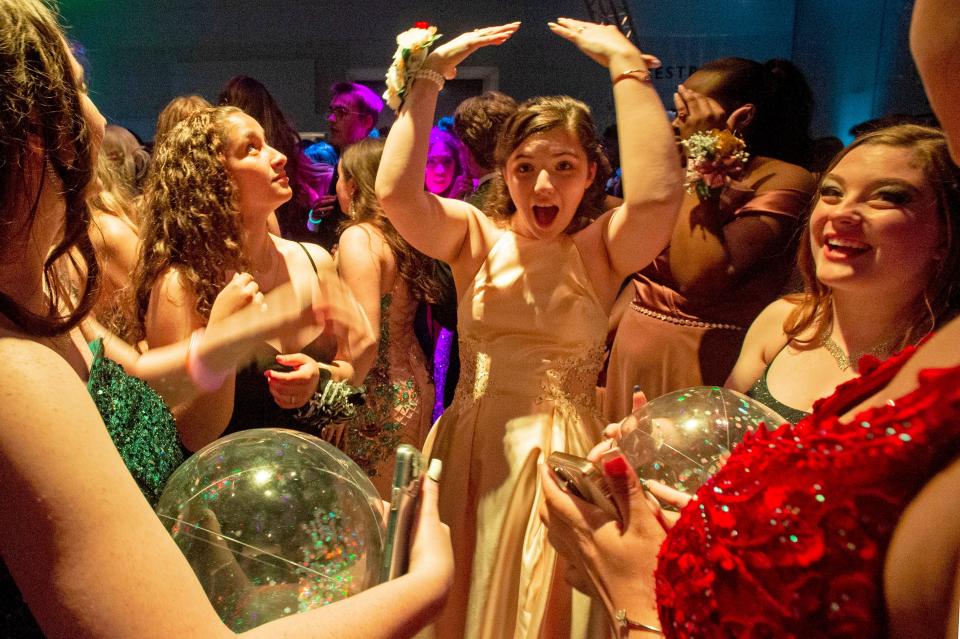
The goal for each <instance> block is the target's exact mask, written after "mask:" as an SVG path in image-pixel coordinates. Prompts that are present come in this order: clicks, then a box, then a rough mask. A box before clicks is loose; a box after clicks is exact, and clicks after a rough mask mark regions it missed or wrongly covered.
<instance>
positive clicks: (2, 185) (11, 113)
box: [0, 0, 100, 336]
mask: <svg viewBox="0 0 960 639" xmlns="http://www.w3.org/2000/svg"><path fill="white" fill-rule="evenodd" d="M64 43H65V40H64V36H63V32H62V31H61V29H60V26H59V25H58V24H57V18H56V15H55V14H54V13H53V11H52V10H51V9H50V8H49V7H47V5H46V4H44V3H43V2H40V1H38V0H0V202H3V218H2V220H0V247H9V246H12V245H15V244H22V242H23V241H24V240H25V236H26V234H27V233H28V232H29V230H30V228H31V227H32V226H33V222H34V219H35V217H36V214H37V208H38V206H39V202H40V194H41V193H42V191H43V188H44V183H45V181H46V180H47V179H50V176H49V173H50V172H51V171H52V173H53V174H54V175H55V176H56V179H58V180H59V181H60V183H61V184H60V185H57V186H58V188H59V190H60V191H61V192H62V193H63V198H64V200H65V204H66V210H65V213H64V225H63V235H62V237H61V239H60V241H59V242H57V244H56V245H55V246H54V247H53V248H52V249H51V250H50V253H49V255H48V256H47V258H46V261H45V263H44V270H43V280H44V284H45V288H46V290H47V291H49V292H50V299H49V304H48V306H47V309H46V312H45V313H43V314H38V313H33V312H31V311H29V310H27V309H26V308H24V307H23V306H21V305H20V304H18V303H17V302H16V301H14V300H13V299H12V298H11V297H9V296H8V295H6V294H4V293H0V313H3V314H4V315H5V316H7V317H8V318H9V319H10V320H11V321H12V322H13V323H14V324H16V326H17V327H18V328H19V329H21V330H22V331H24V332H26V333H29V334H31V335H36V336H50V335H57V334H61V333H64V332H66V331H68V330H70V329H71V328H73V327H74V326H76V325H77V324H78V323H79V322H80V321H81V320H82V319H83V318H84V317H85V316H86V315H87V313H88V312H89V311H90V309H91V307H92V306H93V304H94V302H95V301H96V297H97V292H98V289H99V282H100V268H99V265H98V264H97V259H96V256H95V254H94V250H93V244H92V243H91V241H90V236H89V235H88V233H87V228H88V226H89V223H90V211H89V209H88V208H87V203H86V195H87V193H86V192H87V188H88V186H89V184H90V182H91V180H92V179H93V175H94V161H95V158H94V157H93V153H92V150H91V134H90V130H89V128H88V127H87V124H86V120H85V119H84V115H83V107H82V106H81V96H80V91H81V87H79V86H78V84H77V80H76V78H75V77H74V74H73V68H72V64H71V59H70V55H69V52H68V51H67V48H66V46H65V44H64ZM37 141H39V142H40V144H41V146H42V149H43V151H42V152H41V154H38V153H37V152H36V151H35V149H34V147H35V144H36V142H37ZM45 167H49V169H50V170H49V171H48V170H46V168H45ZM61 185H62V186H61ZM75 254H76V255H77V256H78V257H79V260H80V261H82V262H83V263H84V265H83V266H78V264H77V263H76V260H74V257H73V256H74V255H75ZM61 260H71V261H73V262H74V266H78V268H77V269H74V270H76V271H79V272H83V273H85V276H84V278H83V282H82V283H81V284H82V288H83V291H82V294H79V295H78V296H77V297H75V298H73V299H71V296H70V294H69V293H68V288H69V286H70V282H68V281H64V279H63V277H62V276H61V275H60V274H61V273H63V272H64V271H63V270H62V269H60V268H58V267H59V266H60V265H62V262H61ZM65 308H70V309H71V311H70V312H66V313H65V312H64V311H63V309H65Z"/></svg>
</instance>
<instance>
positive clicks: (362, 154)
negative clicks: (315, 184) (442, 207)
mask: <svg viewBox="0 0 960 639" xmlns="http://www.w3.org/2000/svg"><path fill="white" fill-rule="evenodd" d="M383 145H384V142H383V140H382V139H380V138H364V139H362V140H360V141H359V142H356V143H355V144H351V145H350V146H348V147H347V148H346V149H345V150H344V152H343V158H342V159H341V165H340V166H341V170H340V179H342V180H353V183H354V185H355V187H356V188H355V190H354V192H353V198H352V200H351V202H350V204H351V212H350V216H349V219H348V220H347V221H346V222H344V224H343V227H342V228H343V229H347V228H349V227H351V226H354V225H356V224H361V223H363V222H366V223H367V224H372V225H373V226H374V227H376V228H377V230H379V231H380V233H381V234H382V235H383V239H384V241H386V243H387V245H388V246H389V247H390V250H391V251H392V252H393V257H394V259H395V260H396V261H397V273H398V274H399V275H400V277H401V278H403V280H404V281H405V282H406V283H407V287H408V288H409V289H410V294H411V295H412V297H413V298H414V299H416V300H420V301H422V302H427V303H428V304H437V303H440V301H441V298H442V296H443V287H442V285H441V279H440V271H439V265H438V264H437V261H436V260H434V259H433V258H430V257H427V256H426V255H424V254H423V253H421V252H420V251H418V250H416V249H415V248H413V247H412V246H410V245H409V244H408V243H407V241H406V240H405V239H403V237H401V236H400V234H399V233H397V230H396V229H395V228H394V227H393V224H391V222H390V220H388V219H387V216H386V215H384V214H383V209H382V208H381V207H380V202H379V200H377V196H376V194H375V193H374V184H375V182H376V180H377V169H378V168H379V166H380V158H381V157H382V156H383Z"/></svg>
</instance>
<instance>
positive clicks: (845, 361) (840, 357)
mask: <svg viewBox="0 0 960 639" xmlns="http://www.w3.org/2000/svg"><path fill="white" fill-rule="evenodd" d="M832 335H833V327H832V326H831V327H830V328H829V329H828V330H827V332H826V333H824V335H823V338H821V340H820V346H822V347H823V349H824V350H825V351H827V352H828V353H830V355H832V356H833V359H834V361H836V362H837V367H839V368H840V370H842V371H845V370H847V369H848V368H850V367H851V366H855V365H856V364H857V362H858V361H860V358H861V357H863V356H864V355H873V356H874V357H879V358H880V359H885V358H886V357H888V356H889V355H890V351H891V349H892V347H893V343H894V340H893V339H888V340H884V341H883V342H880V343H879V344H877V345H876V346H874V347H873V348H870V349H867V350H865V351H860V352H858V353H851V354H849V355H847V354H846V353H845V352H844V351H843V349H842V348H840V345H839V344H837V343H836V342H835V341H833V337H832Z"/></svg>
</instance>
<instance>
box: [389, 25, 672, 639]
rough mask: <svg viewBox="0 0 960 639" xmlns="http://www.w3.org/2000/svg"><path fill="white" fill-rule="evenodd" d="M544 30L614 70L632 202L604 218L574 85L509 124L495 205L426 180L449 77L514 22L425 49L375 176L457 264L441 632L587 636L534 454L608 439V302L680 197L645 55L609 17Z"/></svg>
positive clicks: (592, 134)
mask: <svg viewBox="0 0 960 639" xmlns="http://www.w3.org/2000/svg"><path fill="white" fill-rule="evenodd" d="M549 26H550V29H551V31H553V32H554V33H555V34H557V35H558V36H560V37H562V38H565V39H567V40H570V41H572V42H573V43H574V44H576V45H577V47H578V48H580V50H581V51H582V52H583V53H584V54H586V55H588V56H589V57H591V58H592V59H594V60H595V61H597V62H599V63H600V64H601V65H602V66H604V67H606V68H607V69H608V70H607V71H606V72H605V75H606V74H609V78H610V81H611V85H612V90H613V97H614V102H615V104H616V110H617V120H618V123H619V130H620V135H621V138H620V141H621V149H622V150H623V157H624V161H623V172H624V176H625V178H624V186H625V187H626V188H625V191H624V195H625V200H624V203H623V205H622V206H620V207H618V208H615V209H613V210H610V211H607V212H606V213H603V214H599V215H598V210H599V209H600V208H601V207H602V206H603V201H604V192H603V185H604V184H605V183H606V178H607V174H608V173H609V167H608V164H607V162H606V159H605V157H604V155H603V149H602V145H601V143H600V138H599V135H598V134H597V131H596V128H595V126H594V124H593V120H592V118H591V116H590V111H589V109H588V108H587V106H586V105H585V104H583V103H582V102H580V101H579V100H576V99H574V98H571V97H568V96H554V97H540V98H533V99H531V100H528V101H527V102H525V103H523V104H521V105H520V106H519V107H518V109H517V111H516V112H515V113H514V114H513V115H512V116H510V118H509V119H508V120H507V122H506V124H505V125H504V127H503V131H502V135H501V137H500V141H499V144H498V147H497V154H496V156H497V157H496V160H497V168H498V169H499V172H500V177H499V178H497V180H496V185H495V194H494V196H493V197H492V198H491V200H489V201H488V202H490V203H489V204H488V205H487V206H486V207H485V210H484V211H481V210H479V209H477V208H475V207H473V206H472V205H470V204H468V203H466V202H463V201H460V200H455V199H450V198H444V197H439V196H437V195H435V194H433V193H429V192H426V191H424V189H423V188H422V183H421V179H422V175H423V171H424V169H425V165H426V162H427V153H428V146H429V141H430V124H431V121H432V120H433V111H434V109H435V107H436V100H437V95H438V92H439V90H440V89H441V88H442V85H443V78H452V77H454V76H455V75H456V68H457V65H459V64H460V63H461V62H462V61H463V60H464V59H466V58H467V56H469V55H470V54H471V53H473V52H474V51H476V50H477V49H479V48H481V47H484V46H490V45H496V44H500V43H502V42H504V41H506V40H507V39H508V38H509V37H510V36H512V35H513V34H514V33H515V32H516V31H517V29H518V28H519V27H520V25H519V23H513V24H508V25H502V26H499V27H490V28H486V29H477V30H474V31H471V32H468V33H465V34H463V35H461V36H459V37H457V38H454V39H453V40H451V41H449V42H447V43H445V44H443V45H441V46H439V47H437V48H436V49H434V50H432V51H431V52H430V53H429V55H428V56H427V58H426V60H425V61H424V64H423V68H421V70H420V71H419V72H418V73H417V74H416V75H415V78H416V79H415V80H414V81H413V84H412V85H411V86H410V87H409V90H408V91H407V92H406V95H405V98H404V99H405V101H404V102H403V105H402V106H401V107H400V109H399V112H398V115H397V120H396V123H395V124H394V125H393V127H392V128H391V129H390V135H389V136H388V138H387V141H386V146H385V148H384V152H383V160H382V161H381V163H380V169H379V172H378V175H377V183H376V194H377V196H378V198H379V201H380V204H381V205H382V206H383V209H384V212H385V214H386V215H387V217H388V218H389V219H390V222H391V223H393V225H394V226H395V227H396V229H397V231H398V232H399V233H400V234H401V235H402V236H403V238H404V239H405V240H407V241H408V242H409V243H410V245H411V246H413V247H414V248H416V249H418V250H420V251H423V252H424V253H425V254H426V255H429V256H431V257H434V258H436V259H440V260H443V261H444V262H446V263H447V264H449V265H450V267H451V270H452V272H453V279H454V281H455V285H456V291H457V296H458V299H459V300H460V301H459V307H458V313H457V316H458V323H459V326H458V328H459V334H460V365H461V368H460V370H461V374H460V381H459V384H458V385H457V392H456V396H455V398H454V400H453V403H452V404H451V406H450V407H449V408H448V409H447V410H446V412H444V414H443V416H442V417H441V418H440V420H439V421H438V422H437V423H436V425H435V426H434V428H433V430H431V432H430V435H429V437H428V438H427V442H426V444H425V452H426V453H427V454H428V455H429V456H431V457H435V458H438V459H441V460H442V461H443V465H444V468H445V469H446V471H447V474H446V476H445V478H444V489H443V490H442V491H441V495H440V508H441V514H442V516H443V517H444V518H445V521H447V522H448V524H449V525H450V529H451V535H452V538H453V546H454V557H455V560H456V564H457V571H456V574H455V575H454V585H453V590H452V593H451V597H450V601H449V602H448V604H447V606H446V608H445V610H444V611H443V613H441V617H440V620H439V621H438V622H437V624H436V628H435V630H436V635H437V636H441V637H468V638H471V639H474V638H479V637H499V636H503V635H504V634H508V635H509V636H515V637H540V636H546V637H567V636H571V635H572V636H579V635H581V633H584V631H585V628H584V627H583V626H582V625H581V624H580V623H579V621H580V620H581V619H583V617H584V616H585V614H584V613H585V612H586V611H585V610H584V609H583V604H584V603H585V602H584V601H583V600H582V599H580V598H579V597H577V598H575V597H574V596H573V594H572V592H571V589H570V587H569V586H568V585H566V584H565V583H564V568H563V565H562V564H560V563H557V562H556V555H555V554H554V552H553V550H552V549H551V548H550V547H549V545H548V544H547V540H546V537H545V535H544V532H545V531H544V529H543V527H542V526H541V525H540V522H539V520H538V519H537V516H536V511H537V506H538V503H539V501H540V494H539V492H538V489H537V481H536V468H537V463H538V462H540V461H542V460H543V459H544V458H545V457H546V456H548V455H549V454H550V453H552V452H554V451H564V452H569V453H573V454H584V453H586V452H587V451H588V450H589V449H590V447H591V446H592V445H593V443H594V442H595V441H597V439H599V437H600V432H601V428H602V423H601V419H600V416H599V414H598V411H597V405H596V395H595V387H596V381H597V373H598V372H599V370H600V365H601V361H602V357H603V344H604V338H605V335H606V332H607V313H608V311H609V309H610V306H611V304H612V303H613V301H614V299H615V298H616V296H617V291H618V288H619V286H620V283H621V282H622V281H623V280H624V279H625V278H626V277H627V276H629V275H630V273H632V272H634V271H636V270H638V269H640V268H642V267H643V266H645V265H646V264H647V263H649V262H650V261H651V260H653V258H654V257H656V255H657V254H658V253H659V252H660V251H661V250H662V249H663V247H664V246H665V245H666V243H667V239H668V238H669V235H670V230H671V229H672V228H673V224H674V220H675V218H676V214H677V211H678V209H679V206H680V200H681V194H682V191H681V188H680V171H679V169H678V167H679V158H678V157H677V151H676V145H675V143H674V140H673V133H672V131H671V130H670V127H669V125H668V122H667V120H666V118H665V117H664V115H663V107H662V105H661V103H660V100H659V98H658V97H657V93H656V91H655V90H654V89H653V87H652V86H651V84H650V82H649V80H650V74H649V72H648V70H647V63H648V62H651V61H652V59H651V57H650V56H644V55H643V54H642V53H641V52H640V51H639V50H638V49H637V48H636V47H635V46H634V45H633V44H632V43H631V42H630V41H629V40H628V39H627V38H625V37H624V36H623V35H622V34H621V33H620V32H619V31H618V30H617V28H616V27H615V26H612V25H606V26H604V25H598V24H591V23H588V22H581V21H578V20H568V19H565V18H561V19H559V20H558V21H557V23H551V24H550V25H549ZM593 217H598V219H597V221H596V222H593V223H590V220H591V219H592V218H593ZM448 480H449V483H448ZM571 620H572V622H571Z"/></svg>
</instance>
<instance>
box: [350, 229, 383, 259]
mask: <svg viewBox="0 0 960 639" xmlns="http://www.w3.org/2000/svg"><path fill="white" fill-rule="evenodd" d="M385 245H386V240H385V239H384V237H383V233H382V232H381V231H380V229H378V228H377V227H376V226H374V225H373V224H370V223H369V222H361V223H360V224H353V225H351V226H348V227H347V228H346V229H344V231H343V233H341V234H340V242H339V245H338V246H339V248H338V250H339V251H342V250H344V248H346V249H347V250H361V251H370V252H374V253H376V254H378V255H379V253H380V251H382V250H383V248H384V246H385Z"/></svg>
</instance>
